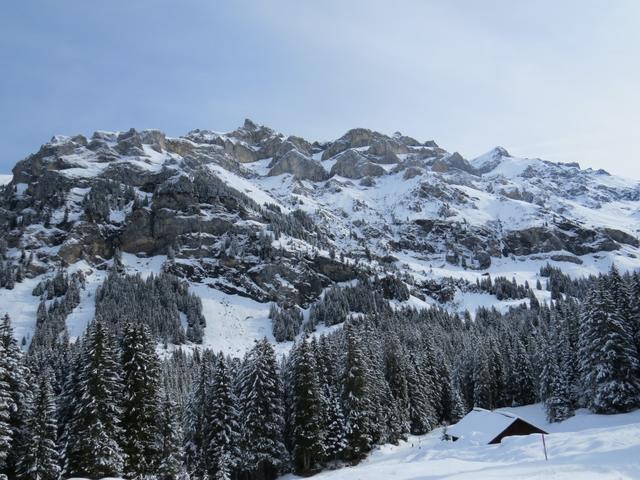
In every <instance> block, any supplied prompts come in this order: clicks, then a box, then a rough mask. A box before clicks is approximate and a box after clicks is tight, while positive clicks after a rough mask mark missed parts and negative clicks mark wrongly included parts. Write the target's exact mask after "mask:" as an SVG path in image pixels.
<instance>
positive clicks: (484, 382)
mask: <svg viewBox="0 0 640 480" xmlns="http://www.w3.org/2000/svg"><path fill="white" fill-rule="evenodd" d="M492 387H493V376H492V369H491V359H490V357H489V355H488V354H487V351H486V346H485V345H478V349H477V352H476V356H475V359H474V363H473V405H474V406H476V407H482V408H489V409H490V408H493V405H494V398H493V388H492Z"/></svg>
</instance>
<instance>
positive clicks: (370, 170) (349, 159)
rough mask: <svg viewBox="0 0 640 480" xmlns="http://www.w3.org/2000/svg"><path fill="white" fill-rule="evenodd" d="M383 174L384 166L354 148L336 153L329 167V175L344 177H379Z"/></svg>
mask: <svg viewBox="0 0 640 480" xmlns="http://www.w3.org/2000/svg"><path fill="white" fill-rule="evenodd" d="M384 174H385V170H384V168H382V167H381V166H380V165H376V164H375V163H373V162H371V161H369V159H368V158H367V157H365V156H364V155H362V154H360V153H359V152H357V151H355V150H348V151H346V152H344V153H341V154H340V155H338V158H337V160H336V163H335V164H334V165H333V167H331V175H340V176H341V177H346V178H354V179H358V178H363V177H379V176H381V175H384Z"/></svg>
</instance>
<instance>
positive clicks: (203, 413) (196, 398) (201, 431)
mask: <svg viewBox="0 0 640 480" xmlns="http://www.w3.org/2000/svg"><path fill="white" fill-rule="evenodd" d="M198 352H199V351H198V350H196V352H195V353H194V357H195V358H196V359H199V362H200V364H199V365H198V364H197V363H196V365H195V366H196V368H198V374H197V376H196V378H195V379H194V381H193V383H192V387H191V392H190V395H189V401H188V405H187V414H186V417H187V419H186V435H185V448H184V450H185V460H186V465H187V471H188V472H189V474H190V475H191V476H192V477H195V478H201V477H202V476H204V475H205V474H206V473H207V458H206V455H205V448H206V437H207V435H208V432H207V427H208V426H207V416H208V411H207V408H208V407H209V403H210V401H209V395H210V390H211V389H210V386H209V382H210V377H211V371H212V366H211V358H210V355H209V354H208V353H207V352H205V353H204V354H202V356H201V358H200V355H199V354H198Z"/></svg>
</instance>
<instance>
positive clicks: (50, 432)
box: [18, 370, 61, 480]
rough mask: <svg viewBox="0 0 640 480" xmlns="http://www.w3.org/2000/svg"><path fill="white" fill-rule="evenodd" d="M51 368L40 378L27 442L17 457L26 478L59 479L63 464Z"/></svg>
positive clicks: (22, 473)
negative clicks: (59, 450)
mask: <svg viewBox="0 0 640 480" xmlns="http://www.w3.org/2000/svg"><path fill="white" fill-rule="evenodd" d="M49 375H50V372H48V371H46V370H45V371H43V372H41V373H40V375H39V376H38V378H37V381H36V386H35V389H34V390H35V392H34V399H33V405H32V408H31V411H30V415H29V419H28V421H27V425H26V435H25V437H24V444H23V445H21V455H20V458H19V460H18V478H20V479H25V480H57V479H58V478H59V476H60V472H61V468H60V464H59V453H58V449H57V444H56V441H57V433H58V425H57V422H56V405H55V399H54V395H53V390H52V388H51V384H50V383H49Z"/></svg>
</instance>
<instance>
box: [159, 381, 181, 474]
mask: <svg viewBox="0 0 640 480" xmlns="http://www.w3.org/2000/svg"><path fill="white" fill-rule="evenodd" d="M159 433H160V445H159V453H160V463H159V465H158V467H157V471H156V473H157V475H158V476H159V478H160V480H181V479H183V478H185V477H186V476H187V473H186V469H185V466H184V452H183V450H182V441H183V439H182V428H181V425H180V419H179V417H178V407H177V405H176V402H175V401H173V399H172V398H171V396H170V394H169V389H168V388H167V386H166V384H165V387H164V392H163V396H162V403H161V404H160V432H159Z"/></svg>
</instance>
